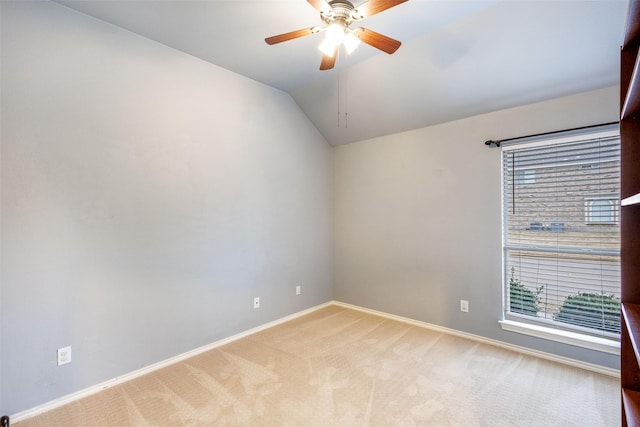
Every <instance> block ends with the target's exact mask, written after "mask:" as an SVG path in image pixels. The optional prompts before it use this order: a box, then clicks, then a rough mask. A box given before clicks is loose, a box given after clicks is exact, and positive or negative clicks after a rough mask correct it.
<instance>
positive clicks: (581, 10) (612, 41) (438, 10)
mask: <svg viewBox="0 0 640 427" xmlns="http://www.w3.org/2000/svg"><path fill="white" fill-rule="evenodd" d="M57 1H58V3H61V4H64V5H66V6H68V7H71V8H73V9H76V10H78V11H80V12H83V13H86V14H88V15H91V16H93V17H96V18H98V19H101V20H103V21H106V22H109V23H111V24H114V25H117V26H119V27H122V28H125V29H127V30H130V31H132V32H134V33H137V34H140V35H142V36H144V37H147V38H150V39H152V40H156V41H158V42H160V43H163V44H165V45H167V46H170V47H173V48H175V49H178V50H181V51H183V52H186V53H188V54H191V55H193V56H196V57H198V58H201V59H203V60H205V61H208V62H211V63H212V64H216V65H218V66H221V67H224V68H226V69H229V70H231V71H234V72H237V73H239V74H242V75H245V76H247V77H250V78H252V79H255V80H257V81H260V82H263V83H265V84H267V85H270V86H273V87H275V88H278V89H281V90H283V91H286V92H288V93H290V94H291V96H292V97H293V98H294V99H295V101H296V102H297V103H298V105H299V106H300V108H301V109H302V110H303V111H304V112H305V113H306V115H307V116H308V117H309V119H310V120H311V121H312V122H313V123H314V124H315V125H316V127H317V128H318V129H319V130H320V132H321V133H322V134H323V135H324V136H325V138H326V139H327V140H328V141H329V143H331V144H333V145H337V144H344V143H348V142H354V141H360V140H365V139H370V138H374V137H377V136H382V135H388V134H393V133H398V132H402V131H406V130H410V129H415V128H420V127H425V126H429V125H433V124H436V123H442V122H447V121H451V120H455V119H460V118H464V117H469V116H472V115H476V114H481V113H485V112H489V111H495V110H498V109H503V108H508V107H513V106H517V105H522V104H526V103H531V102H536V101H541V100H545V99H550V98H555V97H558V96H564V95H569V94H573V93H577V92H582V91H587V90H592V89H599V88H602V87H606V86H612V85H615V84H618V82H619V46H620V43H621V41H622V34H623V26H624V20H625V17H626V10H627V1H626V0H586V1H582V0H555V1H553V0H546V1H542V0H537V1H522V0H469V1H464V0H409V1H408V2H406V3H403V4H401V5H399V6H396V7H393V8H391V9H388V10H386V11H384V12H382V13H379V14H377V15H375V16H372V17H371V18H368V19H366V20H364V21H362V23H361V25H362V26H364V27H366V28H370V29H372V30H375V31H377V32H380V33H383V34H385V35H388V36H390V37H393V38H395V39H398V40H401V41H402V46H401V47H400V49H399V50H398V51H397V52H396V53H395V54H393V55H387V54H386V53H382V52H380V51H378V50H376V49H374V48H372V47H370V46H368V45H364V44H363V45H361V46H360V47H359V48H358V49H357V50H356V52H354V53H353V54H352V55H350V56H347V55H346V54H344V52H341V53H340V56H339V58H338V63H337V64H336V68H335V69H333V70H330V71H320V70H319V69H318V67H319V65H320V58H321V55H322V54H321V53H320V52H319V51H318V50H317V46H318V44H320V42H321V41H322V39H323V37H324V36H323V34H314V35H311V36H307V37H304V38H300V39H296V40H291V41H288V42H285V43H280V44H277V45H273V46H269V45H267V44H266V43H265V42H264V38H265V37H268V36H272V35H276V34H280V33H285V32H288V31H292V30H297V29H302V28H308V27H311V26H314V25H319V24H321V21H320V18H319V15H318V13H317V12H316V10H315V9H314V8H313V7H312V6H310V5H309V4H308V3H307V2H306V1H305V0H253V1H249V0H232V1H219V0H198V1H193V0H91V1H87V0H57ZM359 3H361V2H360V1H354V4H355V5H356V6H357V4H359Z"/></svg>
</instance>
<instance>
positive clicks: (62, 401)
mask: <svg viewBox="0 0 640 427" xmlns="http://www.w3.org/2000/svg"><path fill="white" fill-rule="evenodd" d="M331 305H336V306H340V307H344V308H350V309H352V310H357V311H361V312H364V313H369V314H373V315H376V316H380V317H385V318H388V319H392V320H397V321H400V322H404V323H408V324H411V325H414V326H418V327H421V328H426V329H431V330H433V331H437V332H442V333H446V334H449V335H455V336H458V337H461V338H467V339H470V340H473V341H478V342H482V343H486V344H490V345H493V346H497V347H501V348H504V349H507V350H511V351H515V352H518V353H522V354H526V355H529V356H534V357H538V358H540V359H546V360H551V361H554V362H558V363H562V364H565V365H569V366H573V367H576V368H581V369H585V370H588V371H592V372H597V373H600V374H604V375H609V376H612V377H616V378H620V371H618V370H617V369H612V368H607V367H604V366H599V365H595V364H593V363H587V362H582V361H579V360H575V359H571V358H568V357H563V356H557V355H555V354H551V353H545V352H542V351H538V350H532V349H529V348H526V347H520V346H517V345H513V344H508V343H505V342H502V341H497V340H493V339H490V338H485V337H482V336H479V335H474V334H470V333H467V332H461V331H458V330H455V329H450V328H445V327H442V326H438V325H434V324H431V323H426V322H422V321H419V320H414V319H410V318H407V317H402V316H396V315H394V314H389V313H385V312H382V311H377V310H372V309H369V308H364V307H360V306H357V305H352V304H347V303H344V302H340V301H329V302H327V303H324V304H320V305H317V306H314V307H311V308H308V309H306V310H302V311H299V312H297V313H294V314H291V315H289V316H285V317H282V318H280V319H277V320H274V321H272V322H268V323H265V324H263V325H260V326H257V327H255V328H252V329H248V330H246V331H244V332H240V333H238V334H236V335H232V336H230V337H228V338H223V339H221V340H219V341H216V342H213V343H211V344H208V345H205V346H203V347H199V348H196V349H194V350H191V351H188V352H186V353H182V354H179V355H177V356H174V357H170V358H169V359H166V360H162V361H160V362H157V363H154V364H152V365H149V366H146V367H144V368H141V369H138V370H136V371H133V372H130V373H128V374H124V375H121V376H119V377H116V378H113V379H110V380H107V381H105V382H102V383H100V384H97V385H95V386H92V387H88V388H85V389H83V390H79V391H77V392H75V393H72V394H68V395H66V396H63V397H60V398H58V399H55V400H52V401H50V402H47V403H44V404H42V405H39V406H36V407H34V408H31V409H27V410H26V411H22V412H18V413H17V414H15V415H11V421H12V422H19V421H23V420H26V419H28V418H31V417H35V416H36V415H39V414H42V413H44V412H47V411H51V410H53V409H56V408H59V407H61V406H63V405H66V404H69V403H72V402H75V401H77V400H80V399H82V398H84V397H87V396H91V395H92V394H95V393H98V392H100V391H103V390H106V389H108V388H111V387H113V386H116V385H118V384H122V383H124V382H126V381H130V380H133V379H134V378H138V377H140V376H142V375H145V374H148V373H151V372H154V371H157V370H158V369H162V368H164V367H166V366H169V365H172V364H174V363H177V362H180V361H182V360H185V359H188V358H190V357H193V356H197V355H198V354H201V353H204V352H207V351H209V350H212V349H214V348H217V347H220V346H223V345H225V344H228V343H231V342H233V341H237V340H239V339H241V338H245V337H247V336H249V335H252V334H255V333H257V332H260V331H263V330H265V329H268V328H271V327H274V326H277V325H279V324H281V323H284V322H288V321H289V320H293V319H296V318H298V317H301V316H304V315H306V314H309V313H312V312H314V311H316V310H319V309H321V308H325V307H328V306H331Z"/></svg>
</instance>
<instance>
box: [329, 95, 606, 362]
mask: <svg viewBox="0 0 640 427" xmlns="http://www.w3.org/2000/svg"><path fill="white" fill-rule="evenodd" d="M618 90H619V89H618V88H617V87H612V88H607V89H603V90H599V91H595V92H589V93H584V94H581V95H576V96H572V97H567V98H562V99H558V100H554V101H549V102H543V103H539V104H532V105H528V106H524V107H519V108H514V109H510V110H504V111H500V112H495V113H491V114H485V115H481V116H476V117H472V118H469V119H464V120H459V121H455V122H451V123H446V124H442V125H438V126H432V127H428V128H424V129H418V130H414V131H411V132H405V133H401V134H396V135H391V136H387V137H382V138H377V139H373V140H369V141H363V142H358V143H354V144H349V145H344V146H339V147H336V148H335V149H334V168H335V169H334V185H335V187H334V194H335V199H334V227H335V229H334V241H335V247H334V256H335V258H334V259H335V270H334V280H335V284H334V297H335V299H337V300H340V301H344V302H348V303H351V304H356V305H360V306H364V307H368V308H372V309H376V310H381V311H384V312H388V313H393V314H396V315H401V316H406V317H409V318H412V319H417V320H421V321H425V322H429V323H433V324H436V325H440V326H444V327H448V328H453V329H457V330H460V331H465V332H469V333H473V334H477V335H481V336H484V337H488V338H491V339H496V340H500V341H504V342H507V343H512V344H515V345H522V346H526V347H530V348H533V349H537V350H541V351H546V352H550V353H555V354H558V355H562V356H567V357H572V358H575V359H579V360H583V361H586V362H591V363H597V364H600V365H604V366H608V367H618V363H619V361H618V356H614V355H609V354H603V353H599V352H595V351H590V350H585V349H581V348H577V347H572V346H568V345H563V344H558V343H554V342H549V341H545V340H541V339H537V338H531V337H527V336H524V335H520V334H515V333H511V332H505V331H502V329H501V328H500V326H499V325H498V320H499V319H501V316H502V315H501V313H502V297H501V295H502V290H501V283H502V277H501V272H502V264H501V263H502V249H501V233H502V226H501V179H500V170H501V153H500V150H499V149H490V148H488V147H486V146H485V145H484V141H486V140H488V139H501V138H508V137H515V136H521V135H527V134H531V133H538V132H546V131H554V130H560V129H567V128H572V127H576V126H584V125H589V124H598V123H605V122H611V121H616V120H617V111H618ZM461 299H466V300H468V301H469V305H470V311H469V313H462V312H460V309H459V307H460V304H459V301H460V300H461Z"/></svg>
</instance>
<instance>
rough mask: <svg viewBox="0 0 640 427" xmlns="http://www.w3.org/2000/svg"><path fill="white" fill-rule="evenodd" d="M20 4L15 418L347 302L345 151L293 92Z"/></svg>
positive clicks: (5, 113)
mask: <svg viewBox="0 0 640 427" xmlns="http://www.w3.org/2000/svg"><path fill="white" fill-rule="evenodd" d="M1 7H2V9H1V13H2V21H1V31H2V33H1V36H2V46H1V49H2V69H1V72H2V80H1V85H2V98H1V102H2V111H1V114H2V123H1V125H2V163H1V167H2V176H1V178H2V187H1V191H2V205H1V206H2V211H1V213H2V219H1V231H2V242H1V251H2V276H1V279H2V282H1V287H0V291H1V297H2V299H1V307H0V310H1V311H0V312H1V322H0V327H1V330H0V331H1V337H0V342H1V344H2V348H1V351H0V357H1V359H0V360H1V370H0V377H1V387H2V394H1V400H0V414H6V413H9V414H14V413H16V412H18V411H21V410H25V409H28V408H31V407H33V406H36V405H39V404H42V403H44V402H47V401H49V400H52V399H54V398H58V397H61V396H63V395H66V394H69V393H71V392H74V391H76V390H80V389H83V388H86V387H88V386H91V385H94V384H97V383H100V382H102V381H105V380H108V379H111V378H114V377H116V376H118V375H122V374H125V373H128V372H131V371H133V370H136V369H139V368H141V367H144V366H147V365H149V364H152V363H154V362H157V361H161V360H164V359H166V358H169V357H171V356H174V355H177V354H181V353H183V352H185V351H188V350H192V349H194V348H197V347H199V346H202V345H206V344H209V343H211V342H214V341H216V340H218V339H220V338H223V337H228V336H230V335H232V334H234V333H237V332H240V331H244V330H247V329H249V328H251V327H255V326H258V325H261V324H264V323H266V322H268V321H271V320H274V319H277V318H280V317H283V316H286V315H288V314H291V313H294V312H297V311H300V310H302V309H304V308H308V307H311V306H314V305H317V304H320V303H323V302H326V301H328V300H330V299H331V297H332V288H331V285H332V243H331V235H332V233H331V230H332V223H331V221H332V216H331V197H332V195H331V188H332V187H331V169H332V167H331V149H330V147H329V146H328V145H327V143H326V141H325V140H324V139H323V138H322V137H321V135H320V134H319V133H318V131H317V130H316V129H315V127H314V126H313V125H312V124H311V123H310V122H309V120H308V119H307V118H306V117H305V116H304V114H303V113H302V112H301V111H300V110H299V108H298V107H297V106H296V104H295V103H294V102H293V101H292V99H291V98H290V97H289V96H288V95H287V94H285V93H283V92H280V91H277V90H275V89H272V88H270V87H267V86H265V85H262V84H259V83H256V82H254V81H252V80H249V79H246V78H244V77H241V76H238V75H236V74H233V73H231V72H229V71H226V70H224V69H221V68H219V67H215V66H213V65H211V64H208V63H205V62H203V61H200V60H198V59H195V58H193V57H190V56H188V55H184V54H182V53H180V52H178V51H175V50H173V49H170V48H167V47H165V46H162V45H159V44H157V43H154V42H151V41H149V40H147V39H144V38H141V37H138V36H135V35H133V34H131V33H129V32H126V31H124V30H121V29H118V28H115V27H113V26H110V25H107V24H104V23H102V22H100V21H97V20H94V19H91V18H88V17H86V16H84V15H81V14H78V13H76V12H73V11H71V10H69V9H67V8H65V7H62V6H60V5H57V4H55V3H49V2H37V3H32V2H17V3H13V2H8V1H2V2H1ZM296 285H302V286H303V293H302V295H301V296H298V297H296V296H295V292H294V290H295V286H296ZM254 296H260V297H261V298H262V307H261V308H260V309H258V310H254V309H253V308H252V299H253V297H254ZM67 345H71V346H73V362H72V363H71V364H69V365H65V366H62V367H57V366H56V363H55V358H56V349H57V348H60V347H64V346H67Z"/></svg>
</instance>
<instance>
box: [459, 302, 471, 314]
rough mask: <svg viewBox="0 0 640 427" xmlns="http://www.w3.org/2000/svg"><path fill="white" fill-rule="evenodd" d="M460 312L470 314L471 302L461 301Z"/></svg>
mask: <svg viewBox="0 0 640 427" xmlns="http://www.w3.org/2000/svg"><path fill="white" fill-rule="evenodd" d="M460 311H462V312H464V313H468V312H469V301H467V300H464V299H461V300H460Z"/></svg>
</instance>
